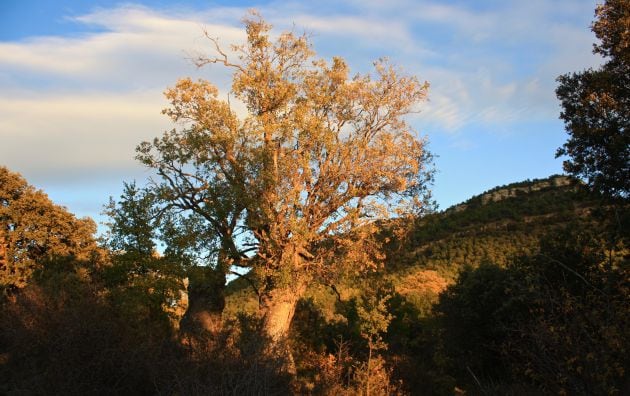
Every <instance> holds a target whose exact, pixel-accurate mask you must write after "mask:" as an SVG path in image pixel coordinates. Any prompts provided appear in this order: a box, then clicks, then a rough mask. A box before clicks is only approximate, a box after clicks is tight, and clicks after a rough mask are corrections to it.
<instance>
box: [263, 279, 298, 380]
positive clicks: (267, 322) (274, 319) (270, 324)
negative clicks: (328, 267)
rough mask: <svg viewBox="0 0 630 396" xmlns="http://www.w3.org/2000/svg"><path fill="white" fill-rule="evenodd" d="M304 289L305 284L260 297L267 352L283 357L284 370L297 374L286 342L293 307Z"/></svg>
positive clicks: (293, 313)
mask: <svg viewBox="0 0 630 396" xmlns="http://www.w3.org/2000/svg"><path fill="white" fill-rule="evenodd" d="M305 290H306V284H297V285H295V287H292V288H281V289H275V290H272V291H270V292H268V293H266V294H264V295H263V296H262V297H261V306H260V309H261V310H262V313H263V331H264V332H265V334H266V335H267V336H268V337H269V338H270V341H271V344H270V345H269V350H268V351H269V352H270V353H273V354H276V355H277V356H278V357H281V358H283V359H284V360H283V365H284V371H285V372H286V373H288V374H290V375H292V376H295V375H296V374H297V369H296V367H295V361H294V359H293V353H292V352H291V349H290V347H289V345H288V343H287V340H288V336H289V329H290V328H291V322H292V321H293V316H294V315H295V308H296V306H297V303H298V301H299V299H300V298H301V297H302V295H303V294H304V291H305Z"/></svg>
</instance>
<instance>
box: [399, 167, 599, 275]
mask: <svg viewBox="0 0 630 396" xmlns="http://www.w3.org/2000/svg"><path fill="white" fill-rule="evenodd" d="M597 203H598V198H597V197H596V196H594V195H592V194H589V193H588V192H587V190H586V188H584V186H583V185H581V184H580V182H578V181H575V180H572V179H570V178H568V177H565V176H557V175H555V176H551V177H549V178H546V179H540V180H539V179H535V180H531V181H530V180H527V181H523V182H518V183H513V184H509V185H507V186H499V187H496V188H493V189H491V190H489V191H487V192H485V193H483V194H480V195H477V196H474V197H472V198H470V199H468V200H467V201H465V202H464V203H461V204H459V205H455V206H453V207H451V208H448V209H447V210H445V211H443V212H438V213H434V214H430V215H428V216H425V217H423V218H420V219H417V220H416V222H415V224H413V225H412V226H411V229H410V231H409V233H408V235H407V236H406V238H405V239H404V241H403V242H402V243H399V244H392V245H391V246H390V251H389V254H388V267H389V268H390V270H392V271H397V270H403V269H408V268H409V267H424V268H427V269H434V270H437V271H439V272H440V273H441V274H443V275H444V276H447V277H452V276H455V275H456V274H457V273H458V272H459V270H460V269H461V268H462V267H463V266H465V265H471V266H478V265H479V264H480V263H481V262H484V261H487V262H492V263H495V264H499V265H504V264H505V263H506V262H507V260H509V259H510V258H512V257H514V256H515V255H522V254H528V253H532V250H533V249H535V248H536V246H537V245H538V242H539V239H540V237H541V236H542V235H545V234H547V233H549V232H550V231H553V230H554V229H556V228H558V227H562V226H565V225H566V224H567V223H570V222H572V221H575V220H577V219H583V218H585V216H588V215H589V214H590V212H591V210H593V209H594V208H595V207H596V206H597Z"/></svg>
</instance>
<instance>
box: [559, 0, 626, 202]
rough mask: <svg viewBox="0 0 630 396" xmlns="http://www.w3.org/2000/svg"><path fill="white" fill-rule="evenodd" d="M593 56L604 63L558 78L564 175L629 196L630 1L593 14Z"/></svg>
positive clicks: (615, 0) (618, 0)
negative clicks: (595, 41)
mask: <svg viewBox="0 0 630 396" xmlns="http://www.w3.org/2000/svg"><path fill="white" fill-rule="evenodd" d="M595 16H596V20H595V22H594V23H593V25H592V30H593V32H594V33H595V35H596V36H597V38H598V39H599V40H600V43H599V44H595V45H594V50H593V52H594V53H596V54H600V55H602V56H603V57H604V58H605V59H606V62H605V63H604V64H603V65H602V66H601V67H600V68H598V69H588V70H585V71H583V72H579V73H570V74H565V75H562V76H560V77H559V78H558V81H559V83H560V84H559V86H558V88H557V90H556V94H557V96H558V98H559V99H560V101H561V104H562V109H563V111H562V113H561V116H560V117H561V118H562V119H563V120H564V122H565V125H566V129H567V132H568V133H569V139H568V141H567V142H566V143H565V144H564V145H563V146H562V147H561V148H560V149H558V152H557V156H562V155H568V156H569V158H568V159H567V160H566V161H565V162H564V169H565V171H567V172H569V173H571V174H573V175H575V176H578V177H581V178H584V179H586V181H587V182H588V184H589V185H590V186H591V187H592V188H593V189H594V190H596V191H600V192H602V193H604V194H606V195H609V196H617V197H619V196H621V197H628V194H629V193H630V1H629V0H608V1H606V2H605V3H604V4H602V5H599V6H598V7H597V9H596V11H595Z"/></svg>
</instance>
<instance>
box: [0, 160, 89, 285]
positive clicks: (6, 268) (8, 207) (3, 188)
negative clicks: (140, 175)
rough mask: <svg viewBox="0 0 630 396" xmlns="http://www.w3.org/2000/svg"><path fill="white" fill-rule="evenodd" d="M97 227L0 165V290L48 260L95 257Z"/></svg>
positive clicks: (27, 276) (17, 282) (22, 282)
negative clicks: (77, 216)
mask: <svg viewBox="0 0 630 396" xmlns="http://www.w3.org/2000/svg"><path fill="white" fill-rule="evenodd" d="M95 232H96V224H95V223H94V221H92V220H91V219H89V218H84V219H77V218H76V217H75V216H74V215H72V214H71V213H69V212H68V211H67V210H66V209H65V208H64V207H61V206H59V205H55V204H54V203H53V202H52V201H51V200H50V199H49V198H48V196H47V195H46V194H45V193H44V192H42V191H40V190H37V189H35V188H34V187H33V186H30V185H29V184H28V183H27V182H26V180H24V178H22V176H20V175H19V174H18V173H14V172H11V171H9V170H8V169H7V168H5V167H2V166H0V290H5V291H6V290H11V289H15V288H21V287H24V286H25V285H26V284H27V282H28V281H29V279H30V277H31V275H32V274H33V271H34V270H36V269H38V268H40V267H41V265H42V264H43V263H44V262H45V261H46V260H49V259H53V258H59V257H68V256H72V257H74V258H76V259H78V260H88V259H91V258H93V255H94V254H97V251H98V249H97V246H96V242H95V240H94V238H93V235H94V233H95Z"/></svg>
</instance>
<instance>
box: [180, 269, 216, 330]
mask: <svg viewBox="0 0 630 396" xmlns="http://www.w3.org/2000/svg"><path fill="white" fill-rule="evenodd" d="M225 283H226V276H225V273H223V271H222V270H220V269H218V268H217V269H213V268H209V267H205V268H199V269H198V271H194V272H191V276H190V285H189V288H188V301H189V303H188V310H187V311H186V314H185V315H184V318H183V319H182V323H181V328H182V330H183V331H185V332H189V331H192V332H199V331H201V332H203V331H207V332H210V333H215V332H217V331H218V330H220V329H221V326H222V316H223V309H224V308H225Z"/></svg>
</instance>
